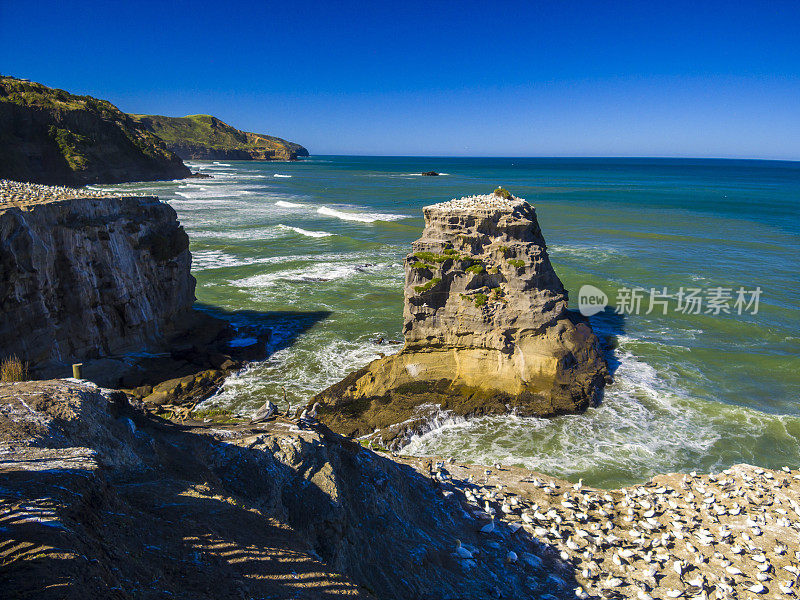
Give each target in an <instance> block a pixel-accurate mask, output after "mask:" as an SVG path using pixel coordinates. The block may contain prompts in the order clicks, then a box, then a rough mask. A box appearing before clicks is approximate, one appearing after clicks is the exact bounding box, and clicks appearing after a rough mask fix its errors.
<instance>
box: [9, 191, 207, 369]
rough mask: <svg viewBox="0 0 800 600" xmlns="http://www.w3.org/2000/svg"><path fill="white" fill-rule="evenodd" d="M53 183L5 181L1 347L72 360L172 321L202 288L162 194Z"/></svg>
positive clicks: (29, 356) (162, 329) (45, 359)
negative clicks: (123, 192)
mask: <svg viewBox="0 0 800 600" xmlns="http://www.w3.org/2000/svg"><path fill="white" fill-rule="evenodd" d="M26 189H27V190H28V191H27V192H26V191H25V190H26ZM50 190H52V188H43V187H40V186H30V185H28V186H26V185H25V184H12V183H9V182H5V183H2V184H0V192H2V193H3V195H2V196H1V197H0V311H1V312H2V315H3V318H2V320H0V353H1V354H2V355H3V356H10V355H13V354H16V355H17V356H18V357H19V358H21V359H23V360H25V361H29V362H31V363H35V364H37V365H40V366H44V365H46V364H50V363H52V364H57V363H62V364H69V363H72V362H78V361H80V360H81V359H84V358H97V357H99V356H102V355H109V354H120V353H124V352H128V351H135V350H142V349H145V348H147V347H148V346H151V345H153V344H154V343H156V342H157V341H159V340H162V339H163V338H164V337H165V336H166V335H168V334H169V333H171V332H172V331H174V328H173V324H174V323H176V322H177V321H179V320H180V319H182V318H184V317H186V316H187V315H188V314H189V311H190V310H191V307H192V303H193V302H194V288H195V281H194V278H193V277H192V276H191V275H190V273H189V269H190V264H191V255H190V254H189V238H188V236H187V235H186V232H185V231H184V230H183V227H181V225H180V223H179V222H178V219H177V215H176V213H175V211H174V210H173V209H172V208H171V207H170V206H169V205H167V204H165V203H163V202H159V200H158V198H156V197H148V196H114V195H108V194H105V195H99V194H93V193H91V192H81V191H74V190H72V191H66V190H59V189H58V188H56V189H55V191H54V192H52V191H50ZM34 191H36V193H34ZM48 191H50V193H49V194H48V193H46V192H48Z"/></svg>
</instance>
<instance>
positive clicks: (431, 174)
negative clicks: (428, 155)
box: [422, 171, 439, 177]
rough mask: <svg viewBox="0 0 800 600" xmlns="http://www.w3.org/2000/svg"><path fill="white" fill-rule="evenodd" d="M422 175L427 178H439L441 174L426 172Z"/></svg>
mask: <svg viewBox="0 0 800 600" xmlns="http://www.w3.org/2000/svg"><path fill="white" fill-rule="evenodd" d="M422 175H424V176H425V177H438V175H439V173H437V172H436V171H425V172H424V173H422Z"/></svg>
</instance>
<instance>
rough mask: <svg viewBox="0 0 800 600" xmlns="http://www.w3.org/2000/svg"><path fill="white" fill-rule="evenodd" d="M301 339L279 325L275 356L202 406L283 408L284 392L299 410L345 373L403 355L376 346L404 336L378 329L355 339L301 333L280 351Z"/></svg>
mask: <svg viewBox="0 0 800 600" xmlns="http://www.w3.org/2000/svg"><path fill="white" fill-rule="evenodd" d="M295 335H296V330H295V329H293V327H292V326H291V324H287V325H285V326H282V324H281V323H277V324H276V325H275V327H274V329H273V336H272V338H271V341H270V345H272V346H273V347H275V348H277V350H276V351H275V352H273V353H272V354H271V355H270V357H269V358H268V359H267V360H265V361H263V362H260V363H256V364H253V365H251V366H250V367H249V368H248V369H245V370H244V371H242V372H239V373H237V374H236V375H233V376H232V377H229V378H228V379H227V380H226V381H225V383H224V385H223V387H222V389H221V390H220V392H219V393H218V394H217V395H216V396H214V397H213V398H211V399H209V400H207V401H206V403H205V404H204V406H203V408H208V407H211V406H223V407H226V408H233V409H244V412H247V411H249V410H252V409H255V408H257V407H258V406H260V405H261V404H263V402H264V399H265V398H270V399H271V400H272V401H273V402H275V403H276V404H277V405H278V407H279V408H280V409H281V410H283V409H284V408H286V406H285V404H284V403H283V389H284V388H285V390H286V393H287V399H288V401H289V403H291V404H293V405H294V406H298V405H299V404H300V403H305V402H306V401H307V400H308V398H309V397H310V396H312V395H314V394H316V393H317V392H319V391H320V390H322V389H325V388H326V387H328V386H330V385H332V384H333V383H335V382H337V381H339V380H341V379H342V378H343V377H344V376H345V375H347V374H348V373H350V372H352V371H354V370H355V369H358V368H360V367H361V366H363V365H365V364H367V363H369V362H370V361H372V360H374V359H376V358H379V354H378V353H379V352H380V353H382V354H393V353H395V352H398V351H399V350H400V348H402V346H401V345H399V344H396V345H391V344H383V345H380V346H379V345H376V344H374V343H373V340H374V339H377V338H381V337H382V338H384V339H396V338H398V336H399V333H397V332H395V333H388V332H385V331H376V332H374V333H372V334H370V335H364V336H361V337H359V338H358V339H355V340H346V339H341V338H331V337H330V335H329V334H328V333H327V332H326V331H325V330H324V329H312V330H310V331H308V332H305V333H302V334H301V335H300V337H299V339H297V340H295V341H294V343H293V344H292V345H291V347H289V348H283V347H281V346H282V345H283V344H284V341H285V339H286V338H287V336H288V337H293V336H295Z"/></svg>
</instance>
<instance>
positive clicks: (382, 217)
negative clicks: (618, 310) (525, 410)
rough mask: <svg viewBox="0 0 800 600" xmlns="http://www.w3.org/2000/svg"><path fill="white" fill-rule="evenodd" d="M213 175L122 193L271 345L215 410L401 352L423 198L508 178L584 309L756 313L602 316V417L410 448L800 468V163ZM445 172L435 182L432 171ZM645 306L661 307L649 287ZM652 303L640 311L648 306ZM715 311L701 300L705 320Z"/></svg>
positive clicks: (312, 165) (624, 470)
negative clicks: (677, 297)
mask: <svg viewBox="0 0 800 600" xmlns="http://www.w3.org/2000/svg"><path fill="white" fill-rule="evenodd" d="M192 166H193V167H194V168H195V169H199V170H201V171H202V172H203V173H208V174H211V175H213V179H202V180H188V181H175V182H164V183H148V184H127V185H121V186H109V187H110V188H112V189H115V190H117V191H119V190H122V189H129V190H130V189H133V190H136V191H140V192H146V193H156V194H158V195H159V196H161V198H162V199H163V200H165V201H167V202H169V203H170V204H171V205H172V206H173V207H174V208H175V209H176V211H177V212H178V215H179V217H180V219H181V222H182V223H183V224H184V225H185V227H186V229H187V231H188V232H189V235H190V238H191V240H192V245H191V249H192V253H193V256H194V259H193V270H194V274H195V276H196V277H197V281H198V286H197V298H198V303H199V304H200V305H202V307H205V308H207V309H208V310H212V311H226V312H228V313H230V314H229V318H231V319H233V320H234V321H235V322H242V323H244V322H248V323H258V324H260V325H262V326H264V327H269V328H271V329H272V330H273V334H274V335H273V342H272V345H273V348H272V354H271V356H270V357H269V358H268V359H267V360H265V361H264V362H262V363H258V364H255V365H253V366H251V367H250V368H249V369H248V370H246V371H245V372H243V373H241V374H240V375H237V376H235V377H233V378H232V379H230V380H229V381H228V383H227V384H226V386H225V388H224V389H223V391H222V392H221V393H220V394H219V395H218V396H217V397H215V398H213V399H212V400H211V401H209V402H210V403H213V404H222V405H226V406H233V407H236V408H237V409H241V410H249V409H252V408H255V407H256V406H258V405H260V404H261V403H263V401H264V400H265V399H266V398H271V399H272V400H273V401H275V402H276V403H278V404H279V405H281V406H282V405H283V399H282V398H283V389H285V390H286V393H287V398H288V400H289V401H290V402H292V403H293V404H297V403H298V402H300V401H305V400H306V399H307V398H308V397H309V396H310V395H312V394H313V393H315V392H317V391H319V390H321V389H323V388H324V387H326V386H328V385H330V384H331V383H333V382H335V381H338V380H339V379H341V378H342V377H343V376H344V375H346V374H347V373H348V372H350V371H352V370H354V369H356V368H358V367H360V366H362V365H364V364H366V363H367V362H368V361H370V360H371V359H373V358H377V356H378V354H377V353H378V352H387V351H392V350H393V349H397V348H398V347H397V346H393V347H387V346H376V345H375V344H374V343H373V340H374V339H376V338H379V337H383V338H385V339H387V340H388V339H395V340H399V339H401V334H400V332H401V327H402V304H403V297H402V285H403V269H402V259H403V257H404V256H405V254H406V252H407V251H408V249H409V247H410V244H411V242H412V241H413V240H414V239H416V238H417V237H418V236H419V234H420V232H421V230H422V225H423V221H422V214H421V208H422V207H423V206H425V205H427V204H432V203H435V202H440V201H443V200H448V199H450V198H454V197H460V196H463V195H470V194H474V193H487V192H490V191H491V190H492V189H494V187H496V186H497V185H503V186H505V187H507V188H508V189H510V190H511V191H512V192H513V193H514V194H516V195H517V196H520V197H523V198H526V199H527V200H528V201H529V202H531V203H532V204H534V205H535V206H536V210H537V214H538V217H539V222H540V224H541V227H542V231H543V233H544V235H545V238H546V240H547V242H548V248H549V252H550V255H551V258H552V262H553V264H554V266H555V268H556V271H557V273H558V274H559V276H560V277H561V279H562V280H563V281H564V284H565V285H566V287H567V288H568V289H569V290H570V293H571V304H574V305H575V306H577V299H578V294H577V292H578V290H579V288H580V287H581V286H582V285H584V284H591V285H594V286H596V287H597V288H599V289H601V290H603V291H604V292H605V293H606V294H607V295H608V296H609V297H610V299H611V302H612V303H614V300H615V299H616V298H617V294H618V290H619V289H620V288H623V287H627V288H637V287H638V288H643V289H645V290H650V288H657V289H659V290H660V289H662V288H663V287H667V291H668V292H669V293H674V292H677V291H678V289H679V288H681V287H683V288H685V289H687V288H699V289H700V290H701V296H705V295H706V294H707V293H710V292H709V290H710V289H711V288H715V287H722V288H730V289H731V290H732V294H733V296H734V300H735V296H736V290H738V289H739V288H740V287H742V288H745V289H746V290H748V291H749V290H753V289H755V288H757V287H760V288H761V296H760V302H759V310H758V313H757V314H754V315H753V314H749V313H750V312H752V307H751V310H750V311H745V314H742V315H738V314H736V312H737V311H736V310H735V307H734V304H733V300H732V301H731V302H730V304H729V305H730V307H731V309H732V314H724V313H722V314H719V315H714V314H705V313H704V312H701V314H682V313H680V312H677V311H676V310H675V303H674V301H673V302H672V304H671V305H670V307H669V308H668V311H667V314H666V315H662V314H660V310H659V311H654V312H652V313H651V314H649V315H647V314H638V315H636V314H630V315H629V314H625V315H618V316H615V315H612V314H609V313H602V314H600V315H597V316H595V317H592V319H591V320H592V323H593V326H594V327H595V330H596V331H597V332H598V333H600V334H601V335H602V336H604V337H605V338H606V339H608V340H609V341H610V342H614V343H615V345H616V347H615V348H614V349H613V350H610V351H609V360H610V362H611V364H612V366H613V368H614V370H615V373H614V377H615V381H614V383H613V384H612V385H611V386H609V387H608V389H607V390H606V393H605V398H604V400H603V402H602V404H601V405H600V406H598V407H597V408H593V409H590V410H589V411H588V412H586V413H585V414H583V415H579V416H566V417H560V418H557V419H553V420H544V419H532V418H524V419H523V418H516V417H491V418H488V417H487V418H480V419H475V420H469V421H465V420H448V419H446V418H445V419H443V421H442V422H441V423H438V424H437V426H436V427H435V428H434V429H433V430H432V431H431V432H430V433H428V434H426V435H424V436H422V437H420V438H418V439H416V440H414V441H413V443H412V444H411V445H410V446H409V447H408V448H407V449H406V452H409V453H418V454H429V453H437V454H444V455H454V456H458V457H460V458H462V459H465V460H470V461H473V462H481V463H492V462H495V461H500V462H505V463H512V464H519V465H525V466H527V467H529V468H532V469H537V470H540V471H544V472H547V473H550V474H553V475H559V476H565V477H568V478H570V479H574V480H577V478H579V477H583V478H584V479H585V480H586V482H587V483H590V484H595V485H602V486H616V485H620V484H627V483H630V482H635V481H641V480H643V479H645V478H647V477H648V476H650V475H652V474H655V473H659V472H666V471H683V470H691V469H697V470H716V469H721V468H724V467H726V466H729V465H731V464H734V463H737V462H750V463H755V464H759V465H762V466H769V467H779V466H782V465H783V464H790V465H793V466H797V465H798V464H800V276H799V275H798V268H799V267H800V163H786V162H766V161H713V160H657V159H653V160H646V159H618V160H607V159H604V160H601V159H596V160H595V159H514V158H508V159H501V158H491V159H477V158H469V159H455V158H453V159H449V158H386V157H337V156H331V157H325V156H323V157H312V158H311V159H309V160H305V161H302V162H297V163H286V164H283V163H255V162H226V163H222V162H196V163H192ZM428 170H436V171H439V172H442V173H445V174H444V175H442V176H440V177H420V176H419V175H417V174H418V173H420V172H422V171H428ZM648 293H649V292H648ZM647 300H648V297H647V294H646V295H645V299H644V301H643V304H642V307H643V309H644V310H643V312H644V311H645V310H646V308H647ZM705 308H706V307H705V306H703V310H704V309H705Z"/></svg>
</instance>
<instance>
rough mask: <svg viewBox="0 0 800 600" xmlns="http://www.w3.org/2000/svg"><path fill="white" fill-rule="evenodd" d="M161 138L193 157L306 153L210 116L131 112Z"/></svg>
mask: <svg viewBox="0 0 800 600" xmlns="http://www.w3.org/2000/svg"><path fill="white" fill-rule="evenodd" d="M130 116H131V117H132V118H133V119H135V120H136V121H137V122H138V123H139V124H140V125H141V126H142V127H144V128H146V129H147V130H148V131H150V132H152V133H154V134H155V135H157V136H158V137H160V138H161V139H162V140H164V142H165V143H166V145H167V148H169V149H170V150H172V151H173V152H175V154H177V155H178V156H180V157H181V158H183V159H193V160H296V159H297V157H298V156H308V150H306V149H305V148H303V147H302V146H301V145H300V144H295V143H293V142H287V141H286V140H284V139H281V138H278V137H274V136H271V135H265V134H263V133H250V132H249V131H241V130H239V129H236V128H235V127H231V126H230V125H228V124H227V123H223V122H222V121H220V120H219V119H217V118H216V117H212V116H211V115H190V116H188V117H163V116H160V115H130Z"/></svg>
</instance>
